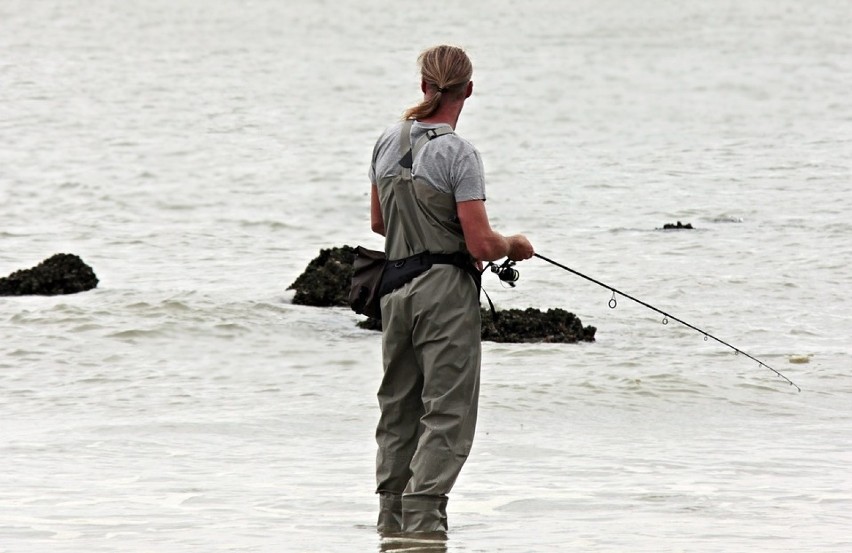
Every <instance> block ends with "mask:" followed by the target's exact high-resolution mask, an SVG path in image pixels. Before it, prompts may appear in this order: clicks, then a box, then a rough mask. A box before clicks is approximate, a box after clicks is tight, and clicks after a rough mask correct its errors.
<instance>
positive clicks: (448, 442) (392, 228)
mask: <svg viewBox="0 0 852 553" xmlns="http://www.w3.org/2000/svg"><path fill="white" fill-rule="evenodd" d="M411 124H412V122H411V121H408V122H406V124H404V125H403V128H402V135H401V140H400V142H401V145H400V157H401V160H400V171H399V174H397V175H395V176H392V177H388V178H383V179H380V181H379V183H378V191H379V199H380V203H381V206H382V216H383V219H384V222H385V228H386V230H387V232H386V236H387V238H386V241H385V253H386V255H387V258H388V259H389V260H391V261H390V262H389V263H388V266H389V267H393V266H394V265H395V264H398V263H395V262H394V260H397V261H402V262H403V263H401V267H399V268H398V269H399V271H398V272H405V270H406V265H407V264H409V263H420V261H417V260H418V259H424V258H425V259H426V260H427V261H425V262H424V265H425V266H426V268H425V269H424V270H423V271H417V270H412V271H411V272H410V273H409V274H407V275H405V277H404V278H401V279H399V280H401V281H403V282H404V283H403V284H401V285H399V287H395V289H393V290H392V291H387V293H386V295H384V296H383V297H382V300H381V307H382V357H383V365H384V377H383V379H382V383H381V386H380V388H379V392H378V400H379V405H380V407H381V417H380V419H379V423H378V427H377V429H376V441H377V443H378V454H377V457H376V481H377V493H378V494H379V496H380V500H379V506H380V509H379V520H378V528H379V530H380V531H385V532H397V531H400V530H401V531H404V532H446V531H447V514H446V505H447V494H448V493H449V491H450V490H451V489H452V487H453V484H454V483H455V481H456V478H457V477H458V475H459V472H460V471H461V468H462V466H463V465H464V463H465V461H466V460H467V457H468V454H469V453H470V448H471V444H472V442H473V435H474V429H475V425H476V415H477V405H478V400H479V368H480V359H481V353H480V351H481V349H480V340H481V329H480V311H479V294H478V292H479V285H478V281H475V279H474V278H471V276H476V277H478V276H479V273H478V271H476V269H475V268H474V267H473V259H472V258H471V257H470V255H469V253H468V252H467V248H466V246H465V242H464V234H463V232H462V228H461V224H460V223H459V222H458V217H457V213H456V203H455V199H454V197H453V195H452V194H446V193H443V192H440V191H438V190H436V189H435V188H433V187H431V186H429V185H428V184H426V183H425V182H422V181H420V180H418V179H417V178H416V177H412V176H411V166H412V162H413V160H414V159H416V157H417V154H418V152H419V151H420V149H421V148H422V147H423V145H425V144H426V142H428V141H429V140H431V139H433V138H437V137H439V136H441V135H443V134H447V133H449V132H452V130H451V129H450V128H449V126H446V127H439V128H437V129H432V130H430V131H427V135H425V136H423V137H421V138H420V139H419V140H418V141H417V143H416V144H415V145H414V148H413V149H412V148H411V141H410V130H411ZM424 252H428V253H424ZM435 254H439V255H438V256H437V257H436V256H435ZM441 255H443V256H444V257H443V258H442V257H440V256H441ZM448 259H455V260H456V261H459V260H461V259H463V260H464V263H461V262H459V263H456V262H453V261H448ZM409 268H410V266H409ZM470 269H472V271H471V270H470ZM411 273H414V276H411ZM394 274H395V273H394V270H393V269H388V274H387V275H386V277H387V279H388V281H391V280H393V279H394V278H396V277H395V276H394ZM409 277H410V278H409ZM396 284H398V283H396Z"/></svg>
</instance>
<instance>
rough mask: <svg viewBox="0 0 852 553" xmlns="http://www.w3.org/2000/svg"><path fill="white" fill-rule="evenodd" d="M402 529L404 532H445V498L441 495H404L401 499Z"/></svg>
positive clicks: (437, 533) (438, 533) (436, 533)
mask: <svg viewBox="0 0 852 553" xmlns="http://www.w3.org/2000/svg"><path fill="white" fill-rule="evenodd" d="M402 530H403V531H404V532H406V533H418V534H422V533H429V534H435V535H440V534H445V533H446V532H447V498H446V497H441V496H427V495H415V496H411V495H408V496H405V498H404V499H403V501H402Z"/></svg>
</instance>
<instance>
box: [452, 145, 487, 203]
mask: <svg viewBox="0 0 852 553" xmlns="http://www.w3.org/2000/svg"><path fill="white" fill-rule="evenodd" d="M453 173H454V174H453V175H452V182H453V183H454V187H453V195H454V196H455V199H456V201H457V202H466V201H470V200H484V199H485V168H484V166H483V165H482V158H481V157H480V156H479V152H478V151H476V150H473V151H472V152H469V153H468V154H466V155H465V156H464V157H462V158H461V159H460V160H459V162H458V163H456V164H454V166H453Z"/></svg>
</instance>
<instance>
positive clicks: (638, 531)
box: [0, 0, 852, 552]
mask: <svg viewBox="0 0 852 553" xmlns="http://www.w3.org/2000/svg"><path fill="white" fill-rule="evenodd" d="M844 8H845V6H844V5H842V3H840V4H838V3H831V2H817V3H813V4H810V5H807V6H805V5H801V4H800V3H794V2H766V1H763V0H751V1H745V2H737V3H723V4H714V5H713V7H712V8H711V7H710V6H709V5H707V6H704V5H698V4H696V5H686V6H672V5H670V4H669V3H664V2H650V3H646V4H643V5H641V6H639V5H636V4H632V3H628V2H623V1H616V0H613V1H609V2H581V3H572V4H571V5H570V6H563V5H561V4H556V3H552V2H544V1H532V2H525V3H522V4H521V3H518V2H514V1H511V0H502V1H497V2H487V3H486V2H481V1H479V0H476V1H472V2H467V3H465V4H464V5H460V4H447V5H442V9H441V10H438V9H436V8H435V5H434V4H423V5H413V6H406V10H407V11H401V10H399V9H398V8H394V9H389V8H388V6H387V5H385V3H382V2H378V1H371V2H366V3H365V2H361V3H357V4H356V3H330V2H314V3H301V4H296V5H292V3H290V4H284V3H277V2H271V1H262V0H255V1H252V2H237V1H231V0H226V1H223V2H217V3H216V4H215V5H209V3H203V2H198V1H195V0H186V1H184V2H179V3H174V2H165V1H152V2H145V3H142V2H133V3H123V4H121V5H118V4H115V3H112V2H106V1H103V0H95V1H89V2H85V3H84V2H78V1H76V0H75V1H71V2H56V1H50V0H45V1H41V2H23V1H19V0H7V1H6V2H5V3H3V5H2V6H0V52H3V55H2V56H0V82H2V83H3V86H1V87H0V138H2V147H0V243H2V247H0V275H5V274H8V273H10V272H12V271H14V270H17V269H20V268H25V267H29V266H32V265H35V264H36V263H38V262H39V261H41V260H42V259H45V258H47V257H48V256H49V255H51V254H53V253H57V252H61V251H64V252H69V253H76V254H78V255H80V256H81V257H83V259H84V260H85V261H87V262H88V263H89V264H90V265H92V266H93V267H94V269H95V271H96V273H97V274H98V276H99V278H100V279H101V283H100V286H99V287H98V289H96V290H94V291H91V292H87V293H84V294H79V295H75V296H66V297H52V298H37V297H29V298H4V299H2V300H0V436H2V438H3V439H2V441H0V455H2V458H3V459H4V461H5V466H6V470H4V471H3V472H2V473H0V551H2V552H7V551H8V552H17V551H28V552H32V551H51V552H57V551H90V552H97V551H115V550H118V549H121V550H123V551H165V552H170V551H184V550H193V551H197V550H208V551H258V552H259V551H282V550H283V551H294V552H319V551H322V552H330V551H340V552H344V551H347V552H348V551H379V550H381V549H384V550H392V549H394V548H399V547H403V546H405V545H407V544H404V543H402V544H400V543H399V542H394V541H385V542H384V543H383V542H382V541H381V540H380V539H379V537H378V536H377V535H376V534H375V532H374V530H373V528H372V524H373V522H374V518H375V514H376V499H375V497H374V495H373V476H372V468H373V459H374V443H373V438H372V433H373V427H374V425H375V422H376V419H377V414H378V413H377V406H376V402H375V395H374V394H375V390H376V389H377V386H378V381H379V372H380V369H379V366H380V360H379V357H380V351H379V336H378V335H377V334H375V333H372V332H368V331H363V330H359V329H357V328H356V327H355V326H354V323H355V321H356V320H357V317H356V316H355V315H353V314H352V313H350V312H348V311H347V310H345V309H313V308H308V307H301V306H295V305H292V303H291V302H290V300H291V298H292V292H288V291H287V290H286V287H287V286H288V285H289V284H290V283H291V282H292V281H293V280H294V279H295V277H296V276H297V275H298V274H299V273H300V272H301V271H302V270H303V269H304V267H305V265H306V264H307V263H308V261H310V259H311V258H313V257H314V256H315V255H316V254H317V252H318V250H319V249H320V248H323V247H331V246H337V245H342V244H357V243H363V244H365V245H372V246H374V247H379V245H380V242H379V240H378V238H376V237H374V236H372V235H371V234H370V231H369V225H368V210H367V201H368V196H367V191H368V187H367V183H366V169H367V164H368V163H369V156H370V152H371V148H372V144H373V141H374V140H375V138H376V137H377V136H378V134H379V132H380V131H381V130H382V128H383V127H384V126H385V125H386V124H389V123H390V122H391V121H392V120H393V119H394V118H395V117H397V116H398V115H399V114H400V113H401V111H402V109H404V108H405V107H406V106H407V105H409V104H410V103H413V102H414V101H416V99H417V73H416V66H415V63H414V60H415V58H416V55H417V53H418V52H419V51H420V50H421V49H422V48H423V47H425V46H428V45H430V44H433V43H436V42H445V41H446V42H453V43H458V44H462V45H464V46H465V47H466V48H467V49H468V51H469V53H470V54H471V57H472V58H473V61H474V65H475V75H474V81H475V92H474V96H473V98H472V99H471V101H470V102H469V103H468V105H467V106H466V108H465V111H464V113H463V114H462V118H461V121H460V125H459V128H458V131H459V132H460V133H461V134H462V135H463V136H465V137H466V138H468V139H470V140H471V141H472V142H473V143H474V144H476V145H477V146H478V147H479V148H480V150H481V152H482V154H483V157H484V159H485V164H486V172H487V176H488V181H489V183H488V196H489V201H488V208H489V215H490V216H491V220H492V223H493V225H494V226H495V228H497V229H498V230H501V231H505V232H525V233H527V234H528V235H529V236H530V239H531V240H532V241H533V243H534V244H535V245H536V247H537V250H538V251H539V252H540V253H542V254H543V255H545V256H548V257H550V258H553V259H555V260H557V261H559V262H560V263H563V264H566V265H568V266H570V267H572V268H574V269H575V270H578V271H580V272H582V273H584V274H587V275H590V276H592V277H593V278H596V279H599V280H602V281H603V282H605V283H607V284H608V285H610V286H613V287H615V288H618V289H619V290H622V291H624V292H626V293H629V294H631V295H634V296H636V297H638V298H641V299H642V300H643V301H646V302H649V303H651V304H653V305H655V306H658V307H660V308H661V309H663V310H664V311H666V312H668V313H671V314H672V315H675V316H677V317H679V318H681V319H683V320H685V321H687V322H689V323H691V324H693V325H696V326H698V327H700V328H702V329H703V330H705V331H707V332H710V333H712V334H714V335H715V336H718V337H719V338H721V339H723V340H726V341H729V342H731V343H732V344H734V345H735V346H736V347H739V348H741V349H742V350H743V351H746V352H748V353H750V354H751V355H754V356H756V357H758V358H760V359H761V360H763V361H764V362H766V363H767V364H769V365H770V366H772V367H774V368H776V369H777V370H779V371H781V372H782V373H783V374H785V375H786V376H788V377H789V378H790V379H792V380H793V381H794V382H795V383H796V384H797V385H799V386H800V387H801V388H802V392H801V393H796V391H795V389H793V388H792V387H790V386H789V385H787V384H786V382H784V381H783V380H782V379H780V378H778V377H776V376H775V375H774V374H773V373H772V372H771V371H770V370H767V369H766V368H765V367H760V366H758V364H757V363H755V362H753V361H751V360H749V359H746V358H744V357H743V356H738V355H734V354H733V353H732V352H731V351H730V350H729V349H727V348H725V347H724V346H722V345H720V344H718V343H716V342H713V341H704V340H703V339H702V336H701V335H700V334H698V333H696V332H694V331H692V330H689V329H687V328H685V327H683V326H681V325H678V324H676V323H675V322H670V323H669V324H668V325H665V326H664V325H662V324H660V323H661V319H662V317H661V316H659V314H657V313H654V312H652V311H650V310H647V309H645V308H644V307H642V306H639V305H637V304H635V303H633V302H631V301H630V300H629V299H627V298H625V297H620V296H619V297H618V306H617V308H616V309H614V310H611V309H609V308H608V307H607V301H608V300H609V299H610V297H611V293H610V292H609V291H608V290H606V289H604V288H601V287H598V286H596V285H594V284H593V283H590V282H588V281H586V280H583V279H581V278H578V277H576V276H574V275H571V274H569V273H566V272H565V271H562V270H560V269H558V268H556V267H553V266H551V265H548V264H546V263H544V262H541V261H539V260H535V261H530V262H527V263H523V264H521V265H519V267H518V268H519V270H520V272H521V280H520V281H519V283H518V286H517V287H516V288H514V289H509V288H503V287H501V286H500V284H499V283H498V282H497V280H496V279H494V278H491V279H487V280H486V281H485V286H486V290H487V291H488V292H489V294H491V297H492V298H493V299H494V300H495V302H496V303H497V305H498V307H502V308H509V307H528V306H533V307H539V308H547V307H562V308H564V309H568V310H570V311H572V312H574V313H577V314H578V315H579V316H580V318H581V319H582V320H583V322H584V324H591V325H594V326H595V327H597V328H598V332H597V342H595V343H593V344H582V345H553V344H524V345H522V344H493V343H486V344H485V345H484V360H483V361H484V362H483V387H482V400H481V402H482V404H481V409H480V411H481V416H480V423H479V426H478V430H477V437H476V441H475V444H474V450H473V453H472V456H471V458H470V460H469V462H468V464H467V465H466V467H465V469H464V471H463V472H462V475H461V477H460V479H459V482H458V483H457V485H456V488H455V490H454V492H453V494H452V497H451V500H450V504H449V515H450V525H451V532H450V536H449V541H448V542H447V544H446V549H447V550H448V551H451V552H461V551H465V552H474V551H483V552H485V551H488V552H494V551H529V552H545V551H547V552H549V551H562V550H584V551H625V550H630V551H734V550H740V551H743V550H747V551H753V550H759V551H826V552H828V551H837V552H840V551H848V550H849V549H850V548H852V540H850V538H849V537H848V536H847V534H848V528H849V527H850V526H852V516H850V515H849V514H848V513H849V512H850V507H852V476H850V472H849V469H848V466H849V464H850V462H852V453H850V446H851V445H852V431H850V428H852V402H850V396H852V377H850V375H849V370H848V369H849V361H848V360H849V353H850V346H849V343H848V337H849V336H850V335H852V316H850V315H849V313H850V312H852V301H850V299H849V297H848V290H849V285H850V277H852V271H850V269H849V267H850V264H852V246H850V245H849V244H850V241H849V237H850V235H852V225H850V223H849V222H848V220H847V219H848V213H849V212H850V209H852V189H850V176H852V171H850V159H852V107H850V104H849V102H848V100H847V96H848V91H849V90H850V89H852V77H850V76H851V75H852V67H850V66H851V65H852V62H850V59H852V58H850V57H849V56H848V52H849V51H850V47H852V36H850V34H849V32H848V29H849V28H852V27H851V26H850V24H852V21H850V14H849V11H848V10H846V9H844ZM677 220H681V221H683V222H690V223H692V224H693V225H694V226H695V227H696V230H694V231H676V232H671V231H662V230H659V229H660V228H661V227H662V226H663V224H664V223H668V222H675V221H677ZM803 360H807V361H808V362H807V363H797V362H794V361H803Z"/></svg>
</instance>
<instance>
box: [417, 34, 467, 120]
mask: <svg viewBox="0 0 852 553" xmlns="http://www.w3.org/2000/svg"><path fill="white" fill-rule="evenodd" d="M417 63H418V64H419V65H420V77H421V79H423V82H424V83H426V86H428V87H430V88H431V89H432V92H433V93H432V94H427V95H426V98H425V99H424V100H423V101H422V102H420V103H419V104H418V105H416V106H414V107H413V108H409V109H408V110H406V112H405V114H404V116H403V118H404V119H425V118H427V117H429V116H430V115H432V114H433V113H435V111H437V109H438V107H440V105H441V99H442V98H444V97H460V96H462V95H463V94H464V93H465V88H466V86H467V83H469V82H470V78H471V77H472V76H473V64H471V63H470V58H468V57H467V54H466V53H465V51H464V50H462V49H461V48H459V47H457V46H447V45H445V44H442V45H440V46H433V47H432V48H429V49H428V50H424V51H423V52H422V53H421V54H420V57H418V58H417Z"/></svg>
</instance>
